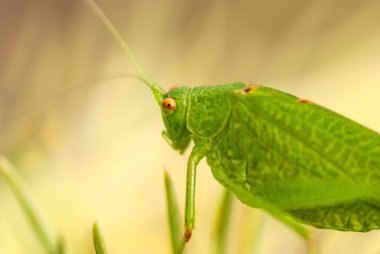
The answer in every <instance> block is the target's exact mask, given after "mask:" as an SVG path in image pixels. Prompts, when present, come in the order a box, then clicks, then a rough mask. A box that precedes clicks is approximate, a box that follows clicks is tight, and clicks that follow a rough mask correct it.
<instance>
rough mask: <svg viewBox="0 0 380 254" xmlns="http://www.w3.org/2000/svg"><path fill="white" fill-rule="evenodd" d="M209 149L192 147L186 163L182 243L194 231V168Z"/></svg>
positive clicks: (186, 240)
mask: <svg viewBox="0 0 380 254" xmlns="http://www.w3.org/2000/svg"><path fill="white" fill-rule="evenodd" d="M208 152H209V149H207V148H205V147H201V146H194V148H193V150H192V151H191V154H190V157H189V160H188V161H187V176H186V204H185V235H184V241H185V242H188V241H189V240H190V238H191V234H192V231H193V229H194V221H195V178H196V168H197V166H198V164H199V162H200V161H201V159H202V158H203V157H205V156H206V155H207V153H208Z"/></svg>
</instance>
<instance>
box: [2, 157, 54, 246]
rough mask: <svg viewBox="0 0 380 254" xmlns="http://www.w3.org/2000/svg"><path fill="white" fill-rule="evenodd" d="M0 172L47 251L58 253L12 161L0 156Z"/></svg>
mask: <svg viewBox="0 0 380 254" xmlns="http://www.w3.org/2000/svg"><path fill="white" fill-rule="evenodd" d="M0 172H1V173H2V174H3V176H4V178H5V182H6V183H7V184H8V186H9V188H10V189H11V191H12V192H13V194H14V195H15V197H16V199H17V202H18V203H19V205H20V206H21V208H22V210H23V212H24V214H25V215H26V217H27V219H28V221H29V223H30V225H31V227H32V230H33V231H34V233H35V234H36V236H37V238H38V239H39V241H40V242H41V244H42V246H43V247H44V249H45V251H46V253H56V250H57V248H56V247H55V246H56V244H55V243H54V241H53V240H52V239H53V237H51V235H50V234H49V233H48V230H47V228H46V226H45V223H43V220H42V218H41V217H40V216H39V215H38V213H37V211H36V209H35V207H34V205H33V203H32V200H31V199H30V198H29V197H28V194H27V191H26V188H25V187H24V185H23V182H22V180H21V179H20V177H19V176H18V175H17V173H16V170H15V169H14V167H13V166H12V165H11V163H10V162H9V161H8V160H7V159H6V158H4V157H0Z"/></svg>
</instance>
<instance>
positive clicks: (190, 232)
mask: <svg viewBox="0 0 380 254" xmlns="http://www.w3.org/2000/svg"><path fill="white" fill-rule="evenodd" d="M192 233H193V231H192V230H191V229H186V230H185V235H184V241H185V243H187V242H188V241H190V238H191V235H192Z"/></svg>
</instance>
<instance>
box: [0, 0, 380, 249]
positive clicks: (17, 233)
mask: <svg viewBox="0 0 380 254" xmlns="http://www.w3.org/2000/svg"><path fill="white" fill-rule="evenodd" d="M98 3H99V5H100V6H101V7H102V9H103V10H104V11H105V12H106V13H107V14H108V15H109V17H110V18H111V20H112V21H113V22H114V23H115V25H116V27H117V28H118V30H119V31H120V32H121V33H122V34H123V35H124V36H125V38H126V40H127V42H128V43H129V44H130V47H131V48H132V50H133V51H134V53H135V54H136V56H137V57H138V59H139V60H140V62H141V63H142V65H143V66H144V68H145V70H146V72H147V73H148V74H149V75H150V76H151V77H152V78H153V79H154V80H155V81H156V82H157V83H158V84H160V85H161V86H162V87H164V88H165V89H167V88H169V87H170V86H171V85H173V84H178V85H188V86H196V85H210V84H223V83H228V82H234V81H244V82H248V83H256V84H262V85H267V86H271V87H273V88H277V89H280V90H282V91H286V92H289V93H291V94H294V95H297V96H299V97H303V98H309V99H311V100H313V101H316V102H318V103H319V104H321V105H324V106H326V107H328V108H330V109H332V110H334V111H336V112H339V113H341V114H343V115H345V116H348V117H349V118H352V119H355V120H356V121H358V122H360V123H362V124H364V125H366V126H368V127H370V128H372V129H374V130H377V131H380V117H379V109H380V100H379V92H380V71H379V70H380V48H379V45H380V18H379V17H380V2H379V1H376V0H373V1H370V0H367V1H355V0H335V1H330V0H321V1H304V0H288V1H275V0H270V1H243V0H238V1H228V0H218V1H216V0H209V1H202V0H193V1H178V0H162V1H139V0H127V1H121V0H112V1H111V0H108V1H105V0H103V1H100V0H99V1H98ZM131 74H138V73H137V71H136V67H135V66H133V64H132V63H131V61H130V60H129V59H128V57H127V56H126V54H125V53H124V52H123V51H122V50H121V47H120V46H119V45H118V44H117V43H116V42H115V40H114V38H113V37H112V36H111V35H110V33H109V32H108V31H107V30H106V29H105V28H104V25H103V24H102V23H101V22H100V21H99V20H98V19H97V17H96V16H95V15H94V14H93V13H92V11H91V10H90V9H89V7H88V6H87V5H86V4H85V3H84V2H82V1H78V0H76V1H68V0H60V1H58V0H35V1H26V0H3V1H1V3H0V154H3V155H5V156H7V157H8V158H9V159H10V160H11V161H12V162H13V163H14V165H15V166H16V167H17V169H18V170H19V173H20V174H21V175H22V177H23V179H24V180H25V182H26V184H27V186H28V189H29V193H30V195H31V196H32V197H33V199H34V201H35V203H36V206H37V207H38V210H39V211H40V213H41V214H42V215H43V217H44V219H45V220H46V222H47V223H48V224H49V227H50V230H51V232H52V233H53V234H54V235H57V236H58V235H61V236H63V237H64V239H65V243H66V246H67V248H68V249H69V250H70V253H94V250H93V247H92V240H91V226H92V223H93V222H94V221H95V220H97V221H98V222H99V224H100V226H101V228H102V231H103V233H104V235H105V238H106V243H107V247H108V249H109V253H169V252H170V244H169V237H168V231H167V221H166V209H165V196H164V184H163V169H164V166H165V167H166V168H167V169H168V171H169V173H170V175H171V176H172V178H173V180H174V184H175V188H176V191H177V194H178V195H177V197H178V200H179V201H180V204H181V206H182V207H181V209H182V211H183V204H184V195H185V174H186V170H185V168H186V159H187V157H188V154H189V152H187V154H186V155H185V156H180V155H179V154H177V153H176V152H175V151H173V150H171V148H170V147H169V146H168V144H166V143H165V141H164V140H163V139H162V137H161V131H162V130H163V124H162V121H161V116H160V112H159V108H158V107H157V105H156V103H155V101H154V99H153V97H152V95H151V94H150V91H149V90H148V89H147V88H146V87H145V86H144V85H143V84H142V83H141V82H140V81H138V80H135V79H131V78H125V76H126V75H131ZM221 193H222V188H221V186H220V185H219V184H218V183H217V182H216V181H215V180H214V179H213V177H212V175H211V171H210V169H209V167H208V166H207V164H206V163H205V162H202V163H201V165H200V167H199V170H198V175H197V197H196V208H197V211H196V216H197V220H196V229H195V232H194V235H193V238H192V239H191V242H190V244H189V246H188V250H187V253H211V252H212V244H211V243H212V241H211V239H212V230H213V224H214V217H215V213H216V207H217V206H218V200H219V199H220V195H221ZM0 207H1V209H0V253H41V252H42V249H41V247H40V245H39V243H38V241H37V240H36V239H35V236H34V234H33V233H32V231H31V230H30V226H29V224H28V222H27V220H26V219H25V216H24V214H23V213H22V211H21V210H20V208H19V206H18V204H17V203H16V201H15V198H14V197H13V195H12V194H11V192H10V191H9V189H8V188H7V186H6V185H5V182H4V180H3V179H0ZM234 209H235V215H234V218H233V220H232V228H231V231H230V232H231V238H230V240H231V241H230V243H229V250H230V251H229V253H305V251H306V244H305V242H304V241H302V240H301V239H300V238H299V237H298V236H297V235H295V234H294V233H293V232H292V231H291V230H289V229H287V228H286V227H284V226H283V225H282V224H280V223H278V222H276V221H274V220H273V219H272V218H270V217H268V216H266V215H264V214H263V213H261V212H259V211H257V210H255V209H250V208H246V207H245V206H243V205H242V204H240V203H239V202H238V201H236V202H234ZM312 232H313V233H314V234H315V238H316V242H317V246H318V248H319V250H320V251H321V253H379V252H380V245H379V244H378V239H379V237H380V233H379V232H370V233H365V234H361V233H344V232H337V231H328V230H317V229H313V230H312Z"/></svg>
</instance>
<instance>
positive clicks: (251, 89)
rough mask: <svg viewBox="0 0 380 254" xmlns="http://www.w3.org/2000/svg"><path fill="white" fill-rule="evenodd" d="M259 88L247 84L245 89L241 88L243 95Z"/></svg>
mask: <svg viewBox="0 0 380 254" xmlns="http://www.w3.org/2000/svg"><path fill="white" fill-rule="evenodd" d="M258 87H259V86H258V85H255V84H249V85H247V86H246V87H244V88H243V90H242V92H243V93H249V92H251V91H253V90H255V89H257V88H258Z"/></svg>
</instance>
